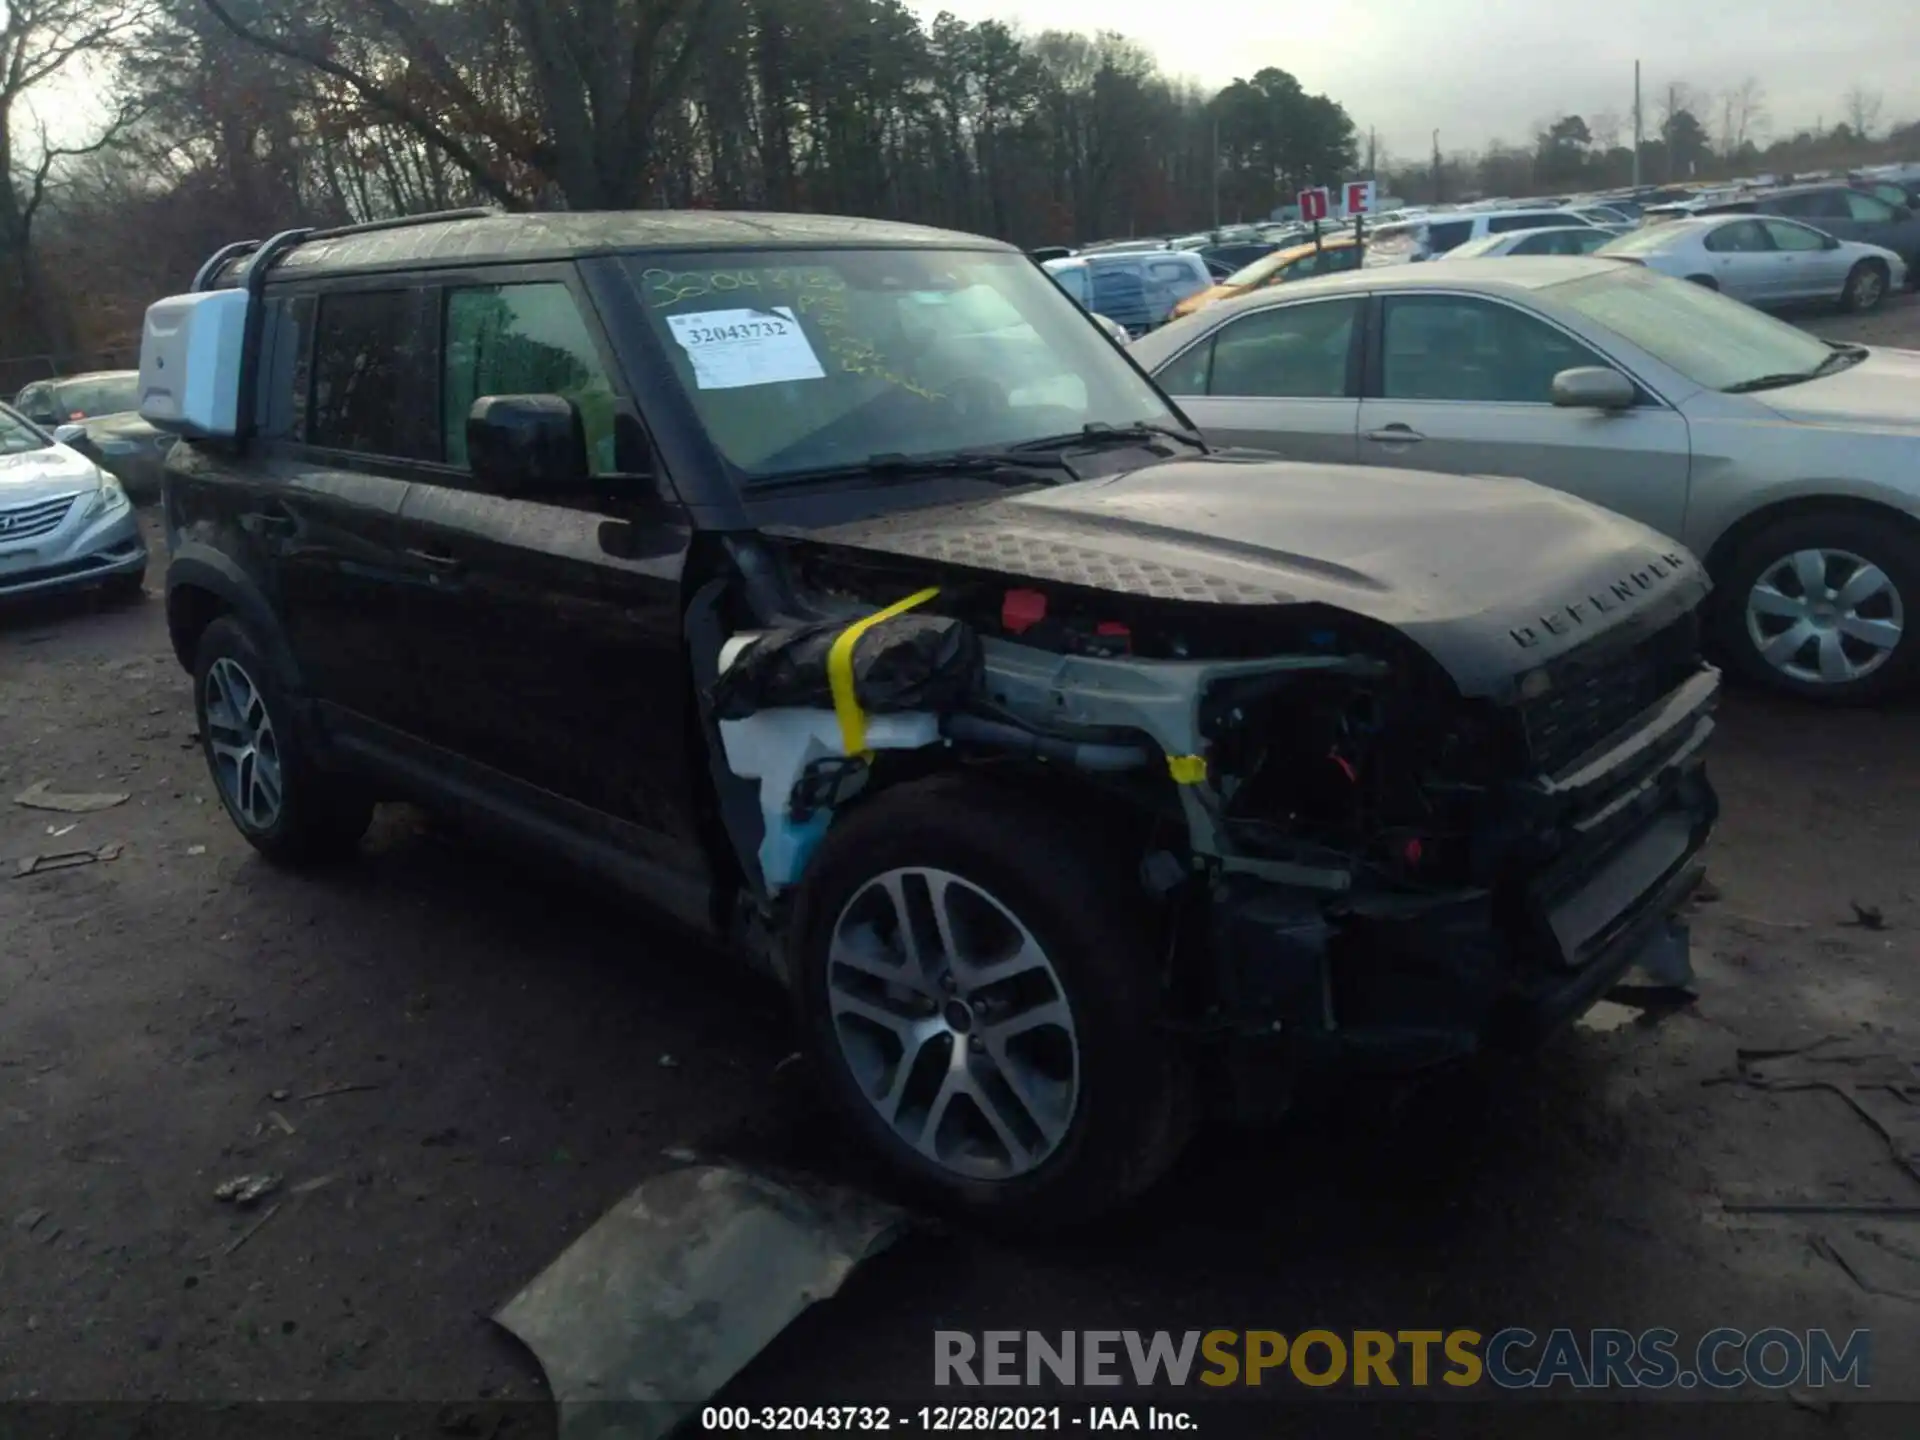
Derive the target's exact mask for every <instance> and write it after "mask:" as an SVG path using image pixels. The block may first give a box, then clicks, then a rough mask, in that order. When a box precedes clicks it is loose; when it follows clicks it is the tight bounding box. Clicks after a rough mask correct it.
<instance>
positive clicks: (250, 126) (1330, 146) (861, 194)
mask: <svg viewBox="0 0 1920 1440" xmlns="http://www.w3.org/2000/svg"><path fill="white" fill-rule="evenodd" d="M79 86H84V87H85V90H86V93H88V94H89V95H90V96H91V97H92V104H91V105H90V106H88V107H87V113H86V115H85V116H83V117H82V120H83V123H81V124H80V125H79V126H78V127H77V129H76V127H75V126H74V125H72V124H69V125H68V126H67V127H66V128H65V129H64V130H63V131H61V132H59V133H53V132H49V131H47V130H45V129H43V128H42V127H40V125H39V123H38V120H37V118H36V117H37V116H38V115H40V114H41V113H43V107H41V106H39V105H38V104H36V101H37V99H38V98H39V97H41V96H44V95H46V94H48V93H49V91H50V87H63V89H62V90H61V91H60V93H63V94H68V95H70V94H72V93H73V92H74V89H75V88H76V87H79ZM1669 93H1671V94H1673V95H1674V96H1675V97H1676V100H1675V103H1674V104H1673V105H1672V106H1671V107H1670V111H1671V112H1672V113H1669V114H1667V115H1665V116H1664V117H1663V118H1662V126H1661V129H1660V132H1659V134H1660V137H1661V138H1660V139H1659V140H1658V141H1656V142H1651V143H1657V144H1659V145H1661V146H1662V147H1667V140H1668V138H1671V141H1672V144H1671V146H1670V147H1667V148H1663V149H1662V151H1661V152H1660V154H1659V155H1655V156H1652V157H1651V159H1652V161H1653V162H1654V163H1653V168H1652V169H1651V171H1650V172H1649V178H1663V177H1664V176H1665V174H1666V173H1668V172H1669V171H1672V170H1674V169H1675V168H1676V167H1677V166H1679V165H1680V164H1681V163H1682V162H1683V161H1684V163H1685V165H1686V166H1687V168H1688V170H1689V171H1691V170H1692V169H1695V168H1697V163H1698V162H1697V158H1696V157H1694V156H1693V155H1691V154H1690V153H1688V151H1687V147H1688V146H1689V145H1691V144H1693V143H1694V140H1693V138H1692V135H1693V131H1692V130H1690V129H1689V128H1688V125H1689V122H1691V123H1692V126H1693V130H1701V131H1703V132H1704V130H1705V127H1704V125H1703V124H1702V122H1700V121H1699V120H1697V119H1696V118H1695V117H1694V115H1693V109H1697V108H1699V105H1698V102H1697V100H1695V99H1694V98H1693V97H1692V96H1691V93H1690V92H1689V94H1688V96H1687V97H1686V103H1685V104H1681V103H1679V100H1678V98H1677V97H1678V92H1677V91H1675V92H1669ZM1749 98H1750V99H1751V100H1752V101H1753V104H1752V105H1750V106H1749V107H1748V110H1747V112H1746V114H1747V119H1746V125H1747V128H1748V129H1749V130H1757V122H1758V119H1759V114H1760V104H1759V101H1760V97H1759V96H1758V94H1757V91H1756V92H1755V93H1754V94H1753V95H1751V96H1750V97H1749ZM1862 103H1863V104H1864V101H1863V102H1862ZM1690 106H1691V107H1692V108H1689V107H1690ZM1868 118H1869V117H1867V116H1864V115H1858V114H1856V115H1854V116H1852V117H1850V119H1849V120H1847V121H1843V122H1842V123H1843V124H1852V125H1853V126H1854V132H1855V134H1856V138H1857V136H1858V135H1860V134H1864V132H1865V131H1866V130H1867V128H1868V126H1867V124H1865V123H1863V122H1864V121H1865V120H1867V119H1868ZM1872 118H1877V115H1876V116H1875V117H1872ZM1617 128H1618V127H1617V122H1615V123H1614V124H1613V128H1612V130H1611V131H1610V130H1609V124H1608V120H1607V117H1599V116H1595V117H1589V118H1588V119H1580V118H1579V117H1566V118H1563V119H1560V120H1557V121H1555V122H1554V123H1553V124H1551V125H1544V126H1542V127H1541V131H1540V134H1539V135H1538V136H1536V137H1535V144H1534V145H1533V146H1531V147H1525V148H1522V147H1511V148H1509V147H1504V146H1494V147H1491V148H1489V149H1488V150H1487V151H1486V152H1485V153H1484V154H1481V155H1471V156H1467V155H1452V156H1449V157H1446V158H1444V159H1442V158H1441V157H1438V156H1436V157H1434V163H1426V162H1425V161H1421V160H1414V161H1409V162H1408V163H1406V164H1395V163H1394V162H1393V161H1392V159H1391V157H1387V156H1384V155H1375V154H1372V153H1363V151H1365V152H1370V151H1371V147H1370V146H1368V147H1363V146H1362V145H1361V143H1360V136H1359V133H1358V131H1357V129H1356V126H1355V123H1354V120H1353V118H1352V117H1351V116H1350V115H1349V114H1348V113H1347V111H1346V110H1345V108H1344V107H1342V106H1341V105H1340V104H1339V103H1338V102H1337V101H1335V100H1333V99H1331V98H1329V97H1327V96H1325V95H1318V94H1313V93H1310V92H1309V91H1307V90H1306V88H1305V87H1304V86H1302V85H1301V84H1300V82H1299V81H1298V80H1297V79H1296V78H1295V77H1294V76H1292V75H1290V74H1288V73H1287V72H1285V71H1284V70H1280V69H1277V68H1267V69H1262V70H1260V71H1258V72H1257V73H1255V74H1252V75H1249V76H1246V77H1244V78H1242V79H1238V80H1235V81H1234V82H1233V83H1232V84H1230V85H1228V86H1225V87H1224V88H1222V89H1219V90H1216V91H1212V92H1209V91H1206V90H1202V89H1200V88H1199V87H1197V86H1195V85H1193V84H1191V83H1187V82H1183V81H1180V80H1178V79H1175V78H1173V77H1169V76H1168V75H1166V74H1164V73H1163V72H1162V71H1161V70H1160V69H1159V67H1158V66H1157V65H1156V63H1155V62H1154V59H1153V57H1152V56H1151V55H1150V54H1149V53H1147V52H1146V51H1145V50H1144V49H1143V48H1142V47H1141V46H1139V45H1138V44H1136V43H1134V42H1132V41H1130V40H1128V39H1126V38H1125V37H1123V36H1120V35H1117V34H1112V33H1097V34H1090V35H1089V34H1079V33H1073V32H1067V31H1057V30H1043V31H1039V32H1037V33H1031V34H1028V33H1022V32H1017V31H1015V30H1014V29H1011V28H1009V27H1008V26H1006V25H1004V24H1000V23H998V22H994V21H985V22H980V23H977V24H970V23H967V22H963V21H961V20H959V19H956V18H955V17H954V16H952V15H950V14H940V15H937V16H935V17H934V18H932V19H931V20H927V21H922V20H921V19H920V18H918V17H917V16H916V15H915V14H914V12H912V11H910V10H909V9H907V8H906V6H905V4H904V3H902V0H0V326H4V327H5V328H4V334H5V339H4V341H0V362H6V364H5V365H0V389H4V388H5V387H6V386H8V385H9V384H16V383H19V381H20V380H22V379H24V378H28V375H27V374H23V373H22V368H23V367H24V369H25V370H26V371H28V372H38V373H45V372H47V371H48V370H51V369H56V368H62V369H64V368H72V367H73V366H74V365H76V364H79V363H83V362H89V361H91V360H93V359H95V358H98V357H99V355H100V352H103V351H107V350H111V349H114V348H116V347H117V348H118V349H119V350H120V351H121V352H122V354H123V355H126V354H130V352H131V348H132V345H133V343H134V341H135V339H136V337H137V335H138V329H139V322H140V315H141V313H142V310H143V309H144V306H145V305H146V303H147V302H148V301H149V300H150V299H152V298H153V297H154V296H156V295H159V294H164V293H167V292H168V291H171V290H175V289H178V288H179V287H180V286H181V285H182V284H183V283H184V282H185V280H186V279H187V277H189V276H190V275H191V274H192V271H193V269H194V268H195V266H196V265H197V264H198V263H199V261H200V260H201V259H202V258H204V256H206V255H207V254H208V253H210V252H211V251H212V250H214V249H215V248H217V247H218V246H219V245H221V244H223V243H225V242H226V241H228V240H231V239H234V238H237V237H247V236H260V235H265V234H269V233H272V232H274V231H277V230H280V229H284V228H287V227H289V226H293V225H316V226H318V225H329V224H341V223H350V222H353V221H358V220H366V219H373V218H378V217H382V216H387V215H394V214H405V213H417V212H421V211H429V210H438V209H449V208H454V207H458V206H465V205H471V204H491V205H499V206H504V207H507V208H510V209H537V208H572V209H604V208H621V207H643V208H650V207H712V208H746V209H759V208H766V209H792V210H804V211H821V212H838V213H846V214H860V215H872V216H877V217H882V218H890V219H904V220H915V221H920V222H923V223H928V224H934V225H944V226H949V227H952V228H955V229H962V230H971V231H981V232H985V233H989V234H993V235H997V236H1000V237H1002V238H1005V239H1008V240H1012V241H1014V242H1016V243H1019V244H1023V245H1029V246H1031V245H1037V244H1043V243H1084V242H1087V241H1091V240H1094V239H1097V238H1103V237H1111V236H1123V235H1129V234H1155V233H1168V232H1173V231H1180V230H1188V229H1198V228H1204V227H1205V226H1207V225H1209V224H1210V223H1211V222H1212V221H1213V220H1214V219H1215V218H1216V217H1218V218H1219V219H1221V220H1225V221H1232V220H1235V219H1257V218H1263V217H1265V216H1266V215H1268V214H1269V213H1270V212H1271V211H1272V210H1273V209H1274V208H1275V207H1276V206H1278V205H1281V204H1284V203H1287V202H1288V201H1290V200H1291V199H1292V197H1293V195H1294V194H1295V192H1296V191H1298V190H1299V189H1300V188H1302V187H1303V186H1306V185H1310V184H1334V183H1338V182H1340V181H1342V180H1344V179H1348V178H1351V177H1352V176H1353V175H1355V174H1358V173H1363V171H1364V170H1365V169H1366V168H1368V167H1373V168H1374V169H1375V171H1376V173H1380V174H1381V176H1382V179H1383V180H1384V181H1386V182H1387V188H1389V189H1390V190H1393V191H1394V192H1396V193H1399V194H1402V195H1405V196H1407V197H1408V198H1410V199H1417V198H1431V192H1434V191H1437V192H1438V193H1439V194H1441V195H1442V196H1443V197H1444V198H1449V199H1457V198H1464V197H1465V194H1466V193H1467V192H1469V191H1472V190H1474V189H1476V188H1479V189H1486V190H1489V191H1500V192H1504V193H1514V192H1516V191H1522V190H1524V189H1526V188H1528V187H1531V186H1533V185H1534V184H1536V182H1538V183H1543V184H1544V183H1551V184H1562V183H1565V184H1568V185H1571V184H1573V183H1575V181H1576V180H1578V181H1579V182H1580V183H1600V182H1601V181H1602V180H1603V179H1607V178H1609V177H1613V176H1614V175H1615V172H1617V171H1618V170H1619V169H1620V164H1619V160H1620V156H1621V154H1622V153H1625V154H1626V155H1627V160H1628V168H1630V165H1631V152H1623V151H1622V148H1621V147H1620V146H1619V144H1618V137H1617ZM1746 143H1748V144H1750V143H1751V142H1750V141H1747V142H1746ZM1728 149H1729V151H1730V153H1738V147H1737V146H1735V145H1732V144H1731V143H1730V144H1729V147H1728ZM1708 151H1709V153H1710V152H1711V146H1710V145H1709V147H1708ZM1668 154H1670V155H1671V163H1668V162H1667V160H1666V159H1664V158H1663V157H1665V156H1667V155H1668ZM1619 178H1620V179H1622V180H1624V178H1625V177H1624V176H1620V177H1619Z"/></svg>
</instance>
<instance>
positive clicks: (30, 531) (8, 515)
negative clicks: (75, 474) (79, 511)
mask: <svg viewBox="0 0 1920 1440" xmlns="http://www.w3.org/2000/svg"><path fill="white" fill-rule="evenodd" d="M78 498H79V497H78V496H75V495H56V496H55V497H54V498H53V499H51V500H36V501H34V502H33V503H32V504H31V505H13V506H9V507H4V508H0V545H11V544H12V543H13V542H14V541H16V540H32V539H35V538H36V537H38V536H41V535H50V534H52V533H53V532H54V531H55V530H58V529H59V528H60V522H61V521H62V520H64V519H66V518H67V511H69V510H71V509H72V508H73V502H74V501H75V500H76V499H78Z"/></svg>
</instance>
